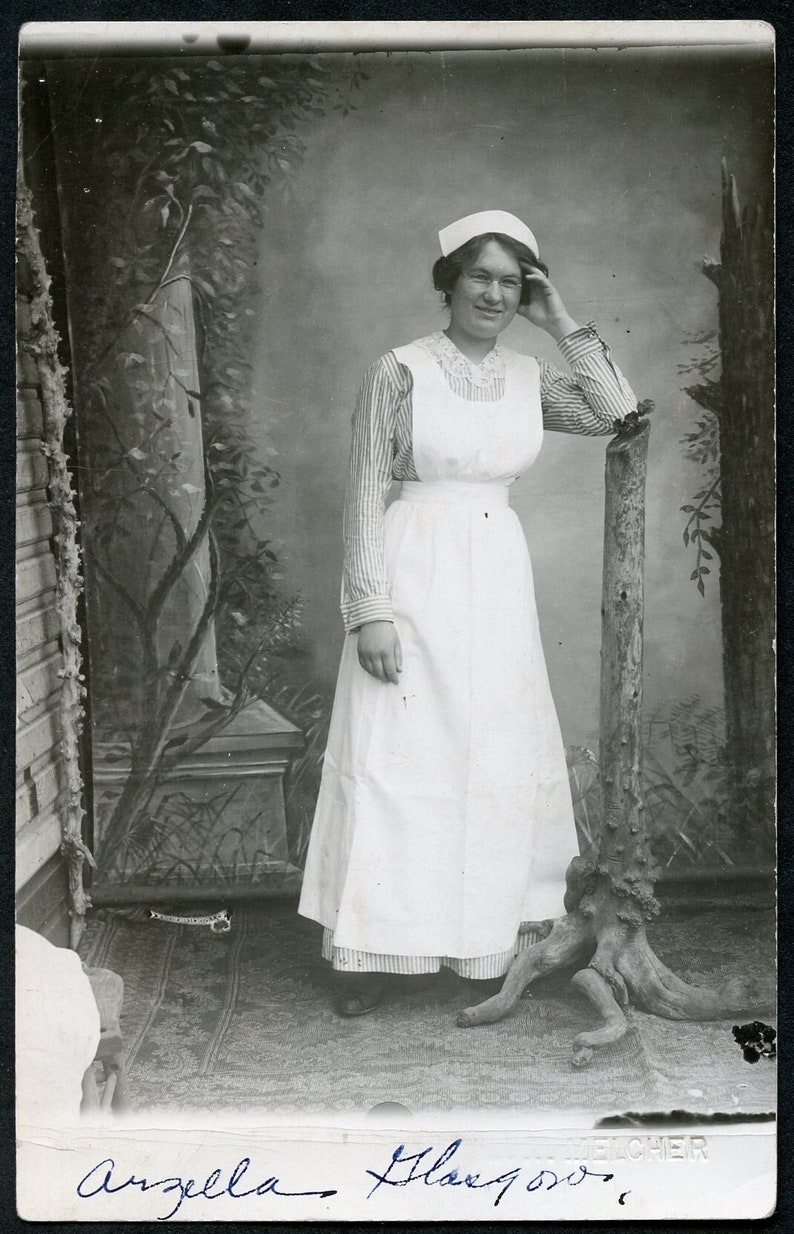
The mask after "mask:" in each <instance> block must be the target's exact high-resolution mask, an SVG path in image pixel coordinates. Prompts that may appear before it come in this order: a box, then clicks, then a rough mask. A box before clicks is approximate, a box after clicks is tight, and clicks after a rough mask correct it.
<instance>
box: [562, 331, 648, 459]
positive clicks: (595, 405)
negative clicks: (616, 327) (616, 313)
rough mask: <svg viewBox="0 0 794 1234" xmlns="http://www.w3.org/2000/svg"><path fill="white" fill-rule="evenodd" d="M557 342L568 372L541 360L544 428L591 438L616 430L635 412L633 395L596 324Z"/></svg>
mask: <svg viewBox="0 0 794 1234" xmlns="http://www.w3.org/2000/svg"><path fill="white" fill-rule="evenodd" d="M557 346H558V347H559V349H560V355H561V356H562V358H563V360H564V361H565V362H566V364H568V365H569V367H570V370H571V371H570V372H568V373H562V372H560V371H559V369H556V368H554V366H553V365H551V364H547V363H546V361H545V360H541V361H540V400H541V405H542V408H543V427H544V428H547V429H552V430H555V431H556V432H558V433H584V434H588V435H590V436H594V437H596V436H605V435H607V434H609V433H614V432H615V429H616V428H617V427H618V425H619V424H620V423H621V421H622V420H623V419H624V417H625V416H627V415H628V414H629V412H632V411H636V409H637V399H636V396H635V395H634V393H633V391H632V389H631V386H630V385H629V383H628V382H627V381H626V378H625V377H624V376H623V374H622V373H621V371H620V369H619V368H617V366H616V365H615V364H614V363H613V361H612V357H611V356H610V353H609V348H608V347H607V345H606V343H605V342H604V341H603V340H602V339H601V337H600V336H599V334H598V332H597V330H596V328H595V325H594V323H593V322H588V324H587V325H586V326H580V327H579V328H578V329H576V330H574V331H573V332H572V333H571V334H567V335H566V336H565V337H564V338H562V339H560V340H559V342H558V343H557Z"/></svg>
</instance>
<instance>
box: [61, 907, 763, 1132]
mask: <svg viewBox="0 0 794 1234" xmlns="http://www.w3.org/2000/svg"><path fill="white" fill-rule="evenodd" d="M773 929H774V923H773V921H772V920H771V917H770V915H769V914H768V913H762V912H755V913H754V912H748V911H745V912H736V913H733V914H731V915H728V914H726V913H719V912H708V913H702V914H700V915H698V916H697V917H689V918H685V919H682V920H679V921H675V922H672V921H671V922H667V923H662V924H657V925H655V926H654V927H652V929H651V931H650V936H651V941H652V942H653V945H654V947H655V948H656V950H657V952H658V954H659V955H660V957H661V958H662V959H663V960H664V961H665V963H667V964H668V965H669V966H670V967H671V968H673V969H674V970H675V971H676V972H677V973H679V974H680V975H681V976H682V977H684V978H686V979H689V980H693V981H697V982H700V983H703V984H715V983H717V982H719V981H722V980H724V979H725V978H726V977H727V976H730V975H734V974H740V973H742V972H748V971H757V970H758V969H759V967H762V968H766V969H771V967H772V965H773V962H774V934H773ZM320 933H321V931H320V929H319V927H316V926H315V925H314V924H313V923H311V922H307V921H305V920H303V919H302V918H299V917H297V916H296V914H295V913H294V911H293V910H292V909H287V908H273V907H267V906H260V905H251V906H245V907H242V906H241V907H238V908H236V909H235V911H234V915H233V927H232V930H231V931H230V932H229V933H227V934H212V933H210V931H209V930H207V929H206V928H199V927H195V926H180V925H173V924H170V923H166V922H161V921H155V920H152V921H149V920H146V921H141V920H135V919H134V916H133V915H131V914H126V915H125V914H123V913H114V912H112V911H109V910H104V911H101V912H99V913H97V914H96V915H95V917H94V918H93V919H92V921H91V922H90V925H89V929H88V931H87V933H86V937H85V939H84V941H83V944H82V946H81V949H80V950H81V955H82V958H83V960H84V961H85V962H86V963H87V964H91V965H95V966H104V967H107V968H111V969H114V970H115V971H116V972H118V973H120V974H121V975H122V977H123V978H124V983H125V997H124V1011H123V1017H122V1030H123V1034H124V1040H125V1044H126V1046H127V1050H128V1065H129V1078H130V1089H131V1095H132V1099H133V1103H134V1105H135V1106H136V1107H137V1108H138V1109H151V1110H154V1109H168V1110H169V1111H172V1112H173V1111H205V1112H206V1111H227V1112H232V1111H236V1112H250V1113H255V1112H258V1111H259V1112H263V1111H269V1112H271V1113H280V1114H284V1115H288V1114H292V1115H294V1114H300V1113H303V1112H307V1111H312V1110H313V1111H317V1112H325V1113H328V1114H339V1113H346V1112H349V1113H352V1114H355V1115H357V1116H359V1117H360V1115H361V1114H362V1113H366V1111H368V1110H370V1109H371V1108H372V1106H373V1105H376V1104H378V1103H379V1102H385V1101H392V1102H399V1103H400V1104H402V1105H404V1106H406V1107H407V1108H408V1109H409V1110H411V1111H413V1112H418V1111H422V1110H453V1109H469V1110H478V1111H483V1112H485V1111H497V1110H504V1111H509V1112H512V1113H519V1112H520V1111H521V1110H524V1109H526V1110H531V1111H532V1112H533V1114H534V1115H536V1114H537V1112H538V1111H543V1110H548V1111H556V1112H560V1111H577V1110H582V1111H586V1112H590V1113H591V1114H592V1115H593V1116H598V1115H602V1114H607V1113H611V1112H617V1113H621V1112H625V1111H629V1110H631V1111H648V1110H652V1111H659V1110H671V1109H686V1110H690V1111H696V1112H698V1113H700V1112H707V1111H730V1112H736V1113H738V1112H740V1111H741V1112H747V1113H759V1112H767V1111H771V1110H773V1109H774V1108H775V1064H774V1062H769V1061H768V1060H761V1061H760V1062H759V1063H758V1064H756V1065H754V1066H751V1065H749V1064H748V1063H746V1062H745V1061H744V1060H743V1058H742V1054H741V1051H740V1049H739V1047H738V1046H737V1045H736V1043H735V1042H734V1040H733V1036H732V1033H731V1022H730V1021H728V1022H716V1023H708V1024H692V1023H681V1022H669V1021H662V1020H659V1019H657V1018H656V1017H654V1016H650V1015H646V1014H643V1013H642V1012H639V1011H631V1012H630V1028H629V1031H628V1033H627V1035H626V1036H625V1037H624V1038H623V1040H622V1041H621V1042H619V1043H617V1044H615V1045H613V1046H609V1047H607V1048H605V1049H603V1050H601V1051H598V1052H597V1053H596V1055H595V1057H594V1059H593V1062H592V1063H591V1065H590V1067H589V1068H587V1069H585V1070H584V1071H576V1070H574V1068H573V1067H572V1065H571V1062H570V1045H571V1041H572V1039H573V1037H574V1036H575V1035H576V1034H577V1033H578V1032H580V1031H582V1030H583V1029H585V1028H588V1027H593V1025H594V1015H593V1013H592V1012H591V1011H590V1010H589V1008H588V1005H587V1004H586V1003H585V1002H584V1001H583V1000H582V999H581V998H580V997H579V996H577V995H576V994H575V993H573V992H571V991H570V989H569V987H568V982H567V976H566V975H565V974H563V973H558V974H554V975H553V976H551V977H549V978H546V979H545V980H544V981H542V982H539V983H537V984H536V985H535V986H533V987H532V991H533V992H532V995H531V996H530V997H527V996H525V997H524V998H523V999H522V1000H521V1002H520V1004H519V1006H518V1008H517V1009H516V1011H515V1012H514V1013H513V1015H512V1016H510V1017H508V1018H507V1019H505V1020H503V1021H501V1022H500V1023H498V1024H493V1025H489V1026H486V1027H482V1028H478V1029H473V1030H462V1029H458V1028H456V1026H455V1015H456V1013H457V1011H458V1010H460V1009H461V1008H463V1007H466V1006H469V1005H471V1004H472V1003H474V1002H478V1001H481V999H482V998H483V997H485V995H484V994H483V993H482V990H481V987H480V985H479V984H478V983H475V982H470V981H466V980H463V979H462V978H459V977H456V976H455V975H454V974H453V973H451V972H449V971H448V970H442V972H441V973H440V974H434V975H432V976H425V977H415V978H408V979H406V981H407V983H408V984H407V986H406V988H405V989H404V990H403V991H402V992H401V993H400V995H399V996H391V997H389V998H388V999H387V1001H385V1002H384V1003H383V1005H382V1006H381V1007H380V1008H378V1009H377V1011H375V1012H374V1013H373V1014H371V1015H369V1016H364V1017H362V1018H360V1019H354V1020H344V1019H340V1018H338V1017H337V1016H336V1015H335V1014H334V1013H333V1011H332V1009H331V1005H330V974H329V972H328V970H327V966H326V965H325V963H324V962H323V961H322V960H321V959H320V958H319V951H320ZM750 1018H752V1017H750ZM761 1018H763V1016H762V1017H761Z"/></svg>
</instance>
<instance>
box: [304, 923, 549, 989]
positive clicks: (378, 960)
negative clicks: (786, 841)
mask: <svg viewBox="0 0 794 1234" xmlns="http://www.w3.org/2000/svg"><path fill="white" fill-rule="evenodd" d="M547 934H548V930H547V929H544V928H543V927H542V926H540V925H539V924H538V923H537V922H533V923H531V925H527V926H522V927H521V930H520V932H519V934H518V937H517V938H516V941H515V943H514V945H513V946H512V947H509V948H508V949H507V951H498V952H495V953H494V954H492V955H485V956H471V957H459V956H426V955H421V956H414V955H381V954H379V953H377V952H374V951H357V950H355V949H354V948H352V947H335V946H334V932H333V930H330V929H328V927H327V926H326V927H324V928H323V942H322V957H323V959H324V960H330V962H331V965H332V966H333V968H334V969H336V970H338V971H339V972H342V973H394V974H400V975H404V976H412V975H415V974H418V973H437V972H438V971H439V970H440V969H441V968H451V969H452V971H453V972H455V973H457V974H458V976H460V977H469V978H471V979H472V980H474V981H485V980H487V979H488V978H492V977H503V976H504V974H505V973H506V972H507V970H508V969H509V967H510V965H511V964H512V962H513V960H514V959H515V958H516V956H517V955H518V953H519V952H520V951H523V950H524V949H525V948H526V947H530V946H531V945H532V944H533V943H538V942H540V940H541V939H542V938H545V937H546V935H547Z"/></svg>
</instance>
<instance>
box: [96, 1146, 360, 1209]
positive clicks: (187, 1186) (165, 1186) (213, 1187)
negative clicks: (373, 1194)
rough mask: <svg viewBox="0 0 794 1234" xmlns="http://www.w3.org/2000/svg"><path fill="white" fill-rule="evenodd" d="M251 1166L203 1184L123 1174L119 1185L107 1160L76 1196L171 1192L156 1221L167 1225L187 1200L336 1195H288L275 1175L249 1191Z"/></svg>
mask: <svg viewBox="0 0 794 1234" xmlns="http://www.w3.org/2000/svg"><path fill="white" fill-rule="evenodd" d="M250 1165H251V1158H250V1157H243V1158H242V1160H241V1161H238V1162H237V1165H236V1166H235V1167H234V1169H233V1170H232V1172H231V1174H229V1175H228V1176H224V1172H223V1171H222V1170H220V1169H217V1170H213V1171H212V1173H211V1174H208V1175H207V1177H206V1178H205V1179H204V1181H203V1182H197V1181H196V1179H195V1178H180V1177H179V1176H178V1175H172V1176H170V1177H168V1178H158V1179H154V1180H150V1179H148V1178H136V1177H135V1175H134V1174H130V1175H129V1176H128V1177H127V1178H124V1175H123V1174H121V1175H120V1176H119V1181H117V1179H116V1177H115V1175H114V1171H115V1170H116V1162H115V1161H114V1159H113V1158H112V1157H105V1158H104V1160H103V1161H98V1162H97V1164H96V1165H94V1166H92V1167H91V1169H90V1170H89V1171H88V1173H87V1174H86V1175H85V1176H84V1177H83V1178H81V1179H80V1182H79V1183H78V1184H77V1194H78V1195H79V1196H80V1198H81V1199H83V1200H87V1199H90V1198H91V1197H92V1196H95V1195H99V1194H100V1193H102V1192H104V1193H105V1194H106V1195H113V1194H115V1192H117V1191H124V1190H126V1188H127V1187H137V1188H138V1190H139V1191H141V1192H144V1191H156V1190H159V1191H161V1192H162V1193H163V1195H170V1194H171V1193H172V1192H176V1199H175V1201H174V1203H173V1207H172V1208H171V1209H170V1210H169V1211H168V1212H167V1213H162V1214H161V1215H160V1216H159V1217H158V1218H157V1220H158V1221H168V1219H169V1218H170V1217H174V1216H176V1214H177V1213H178V1212H179V1210H180V1208H181V1207H182V1204H183V1202H184V1201H185V1200H197V1199H199V1198H202V1199H205V1200H219V1199H221V1198H222V1197H223V1196H229V1197H230V1198H231V1199H233V1200H244V1199H246V1197H248V1196H252V1195H256V1196H260V1195H277V1196H284V1197H295V1196H319V1197H320V1198H321V1199H327V1197H328V1196H331V1195H336V1194H337V1193H336V1191H329V1190H326V1191H286V1190H283V1189H282V1187H281V1180H280V1179H279V1178H277V1177H276V1176H275V1175H273V1176H271V1177H270V1178H266V1179H265V1180H264V1181H263V1182H261V1183H254V1184H253V1185H252V1186H247V1187H246V1186H245V1185H244V1182H243V1180H244V1178H245V1175H246V1174H247V1173H248V1170H249V1167H250ZM169 1202H170V1201H169Z"/></svg>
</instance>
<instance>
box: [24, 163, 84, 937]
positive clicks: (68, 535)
mask: <svg viewBox="0 0 794 1234" xmlns="http://www.w3.org/2000/svg"><path fill="white" fill-rule="evenodd" d="M16 238H17V247H18V252H19V254H20V256H21V258H22V259H23V260H25V261H26V263H27V265H28V268H29V271H30V282H31V296H30V330H29V332H28V334H27V335H26V336H25V337H23V338H22V339H21V340H20V341H21V346H22V347H23V348H24V350H25V351H27V352H28V353H29V354H30V355H31V356H33V358H34V360H35V362H36V367H37V372H38V377H39V384H40V386H41V402H42V409H43V419H44V439H43V443H42V450H43V452H44V454H45V456H46V458H47V469H48V487H49V497H50V509H51V511H52V517H53V526H54V531H55V544H56V550H57V577H56V585H55V604H56V609H57V612H58V620H59V625H60V634H61V650H62V655H63V667H62V668H61V669H60V671H59V673H58V676H59V677H60V678H61V680H62V682H63V685H62V687H61V693H60V710H61V757H62V760H63V767H64V771H65V776H66V799H65V803H64V807H63V814H62V817H61V835H62V840H61V851H62V853H63V855H64V857H65V858H66V864H67V872H68V880H69V916H70V942H71V945H72V946H73V947H76V946H77V944H78V943H79V941H80V938H81V936H82V933H83V931H84V929H85V914H86V910H87V909H88V908H89V907H90V899H89V897H88V895H87V894H86V891H85V888H84V886H83V865H84V863H85V862H86V861H87V862H88V863H89V865H91V866H93V865H94V864H95V863H94V858H93V856H92V854H91V852H90V850H89V849H88V847H87V845H86V843H85V841H84V840H83V834H82V824H83V817H84V814H85V811H84V810H83V805H82V793H83V781H82V777H81V774H80V735H81V732H82V728H83V716H84V708H83V697H84V694H85V688H84V686H83V672H82V666H83V662H82V652H81V634H80V626H79V624H78V620H77V604H78V600H79V597H80V593H81V592H82V589H83V578H82V571H81V568H80V550H79V548H78V545H77V526H78V523H77V511H76V508H75V501H74V491H73V489H72V479H71V475H70V473H69V467H68V460H67V457H66V453H65V451H64V430H65V428H66V424H67V421H68V420H69V417H70V416H71V414H72V409H71V407H70V406H69V402H68V399H67V397H66V382H65V375H66V374H65V369H64V368H63V366H62V365H61V362H60V360H59V358H58V343H59V341H60V340H59V336H58V333H57V331H56V329H55V326H54V325H53V320H52V300H51V297H50V280H49V277H48V275H47V271H46V268H45V265H44V257H43V254H42V251H41V245H40V244H39V237H38V232H37V230H36V226H35V223H34V220H33V209H32V200H31V194H30V192H29V190H28V189H27V188H26V187H25V185H24V184H23V183H19V184H18V186H17V237H16Z"/></svg>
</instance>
